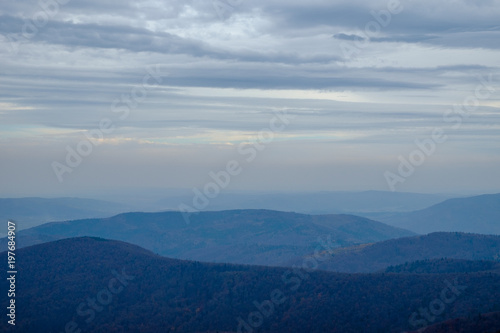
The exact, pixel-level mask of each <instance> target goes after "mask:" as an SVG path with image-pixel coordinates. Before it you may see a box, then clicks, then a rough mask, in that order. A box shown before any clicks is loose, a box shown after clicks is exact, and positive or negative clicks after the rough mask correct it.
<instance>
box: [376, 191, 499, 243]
mask: <svg viewBox="0 0 500 333" xmlns="http://www.w3.org/2000/svg"><path fill="white" fill-rule="evenodd" d="M375 219H376V220H377V221H381V222H384V223H387V224H389V225H392V226H397V227H400V228H404V229H408V230H411V231H413V232H416V233H420V234H427V233H431V232H438V231H446V232H455V231H457V232H472V233H480V234H493V235H500V193H499V194H485V195H480V196H474V197H468V198H457V199H449V200H446V201H444V202H442V203H439V204H437V205H434V206H432V207H429V208H426V209H423V210H419V211H414V212H410V213H396V214H387V215H386V216H384V215H380V216H377V217H376V218H375Z"/></svg>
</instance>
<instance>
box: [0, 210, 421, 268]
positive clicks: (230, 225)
mask: <svg viewBox="0 0 500 333" xmlns="http://www.w3.org/2000/svg"><path fill="white" fill-rule="evenodd" d="M411 235H414V233H412V232H409V231H406V230H403V229H399V228H394V227H391V226H388V225H385V224H383V223H380V222H376V221H372V220H369V219H367V218H363V217H357V216H351V215H305V214H297V213H286V212H277V211H268V210H233V211H221V212H200V213H196V214H190V215H189V220H188V221H187V220H186V216H184V215H183V214H181V213H179V212H163V213H126V214H120V215H117V216H113V217H110V218H103V219H84V220H75V221H65V222H53V223H47V224H44V225H41V226H38V227H35V228H31V229H28V230H23V231H20V232H19V233H18V234H17V239H18V240H17V244H18V247H25V246H29V245H34V244H39V243H43V242H47V241H52V240H56V239H62V238H69V237H79V236H94V237H102V238H108V239H114V240H121V241H125V242H129V243H132V244H136V245H139V246H141V247H144V248H146V249H148V250H151V251H153V252H155V253H158V254H161V255H164V256H169V257H172V258H178V259H191V260H200V261H207V262H223V263H238V264H254V265H285V264H286V263H287V262H289V261H290V260H293V259H296V258H301V257H302V256H305V255H308V254H310V253H313V252H314V251H315V250H316V249H317V248H325V247H327V248H328V247H329V248H336V247H345V246H350V245H354V244H362V243H372V242H379V241H383V240H387V239H392V238H399V237H405V236H411ZM6 242H7V239H6V238H4V239H2V240H1V241H0V246H6V245H7V244H6Z"/></svg>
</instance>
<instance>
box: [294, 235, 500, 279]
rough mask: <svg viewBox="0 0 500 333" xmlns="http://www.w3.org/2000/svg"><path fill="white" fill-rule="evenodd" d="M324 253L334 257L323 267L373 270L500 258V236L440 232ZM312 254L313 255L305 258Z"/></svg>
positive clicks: (344, 270)
mask: <svg viewBox="0 0 500 333" xmlns="http://www.w3.org/2000/svg"><path fill="white" fill-rule="evenodd" d="M323 252H325V253H326V252H328V254H330V256H325V257H324V258H325V259H324V260H322V261H321V262H320V263H319V269H322V270H328V271H335V272H350V273H369V272H379V271H384V270H385V269H387V268H388V267H389V266H396V265H401V264H404V263H408V262H413V261H419V260H432V259H441V258H447V259H458V260H474V261H477V260H486V261H500V236H495V235H477V234H466V233H458V232H452V233H446V232H437V233H432V234H429V235H424V236H413V237H405V238H399V239H390V240H387V241H383V242H378V243H372V244H361V245H356V246H350V247H345V248H338V249H333V250H330V251H323ZM312 256H313V254H311V255H310V256H306V257H304V258H308V257H312ZM304 258H302V259H296V260H293V261H291V262H289V263H288V264H289V265H297V264H299V263H300V262H301V261H302V260H304ZM443 264H444V263H443ZM469 268H470V267H469ZM465 270H466V271H467V270H468V269H465Z"/></svg>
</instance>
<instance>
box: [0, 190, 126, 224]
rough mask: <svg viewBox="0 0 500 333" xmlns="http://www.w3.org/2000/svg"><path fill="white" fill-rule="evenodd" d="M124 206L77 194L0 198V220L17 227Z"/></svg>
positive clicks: (107, 212) (98, 214) (89, 215)
mask: <svg viewBox="0 0 500 333" xmlns="http://www.w3.org/2000/svg"><path fill="white" fill-rule="evenodd" d="M127 210H128V208H127V206H125V205H122V204H119V203H114V202H109V201H101V200H93V199H81V198H54V199H47V198H7V199H3V198H0V220H2V221H7V220H14V221H16V222H17V229H18V230H22V229H28V228H32V227H35V226H37V225H41V224H44V223H47V222H55V221H64V220H76V219H83V218H100V217H109V216H113V215H116V214H119V213H123V212H126V211H127Z"/></svg>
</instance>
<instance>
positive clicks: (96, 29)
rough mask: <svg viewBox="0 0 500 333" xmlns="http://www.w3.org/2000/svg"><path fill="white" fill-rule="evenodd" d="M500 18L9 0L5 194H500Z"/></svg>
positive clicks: (343, 4) (288, 5) (412, 10)
mask: <svg viewBox="0 0 500 333" xmlns="http://www.w3.org/2000/svg"><path fill="white" fill-rule="evenodd" d="M499 17H500V0H476V1H472V0H466V1H458V0H446V1H430V0H423V1H412V0H407V1H400V2H399V1H397V0H389V1H379V0H370V1H362V0H349V1H332V0H328V1H323V0H310V1H296V0H287V1H274V0H265V1H261V0H213V1H212V0H203V1H201V0H199V1H197V0H193V1H186V0H184V1H172V0H171V1H154V0H146V1H142V0H134V1H127V0H120V1H118V0H108V1H96V0H86V1H83V0H58V1H56V0H41V1H32V0H26V1H16V2H3V3H2V4H1V5H0V196H3V197H15V196H78V195H82V193H85V194H96V193H99V192H101V191H111V190H115V191H134V189H137V190H138V189H148V188H151V189H160V190H161V189H193V191H196V190H199V191H200V192H202V193H204V194H205V195H206V196H216V195H218V193H221V192H223V191H234V190H240V191H284V192H286V191H294V192H300V191H363V190H382V191H401V192H422V193H472V192H474V193H486V192H488V193H493V192H500V149H499V148H500V131H499V130H500V23H499V20H498V18H499ZM193 193H196V192H193Z"/></svg>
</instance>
